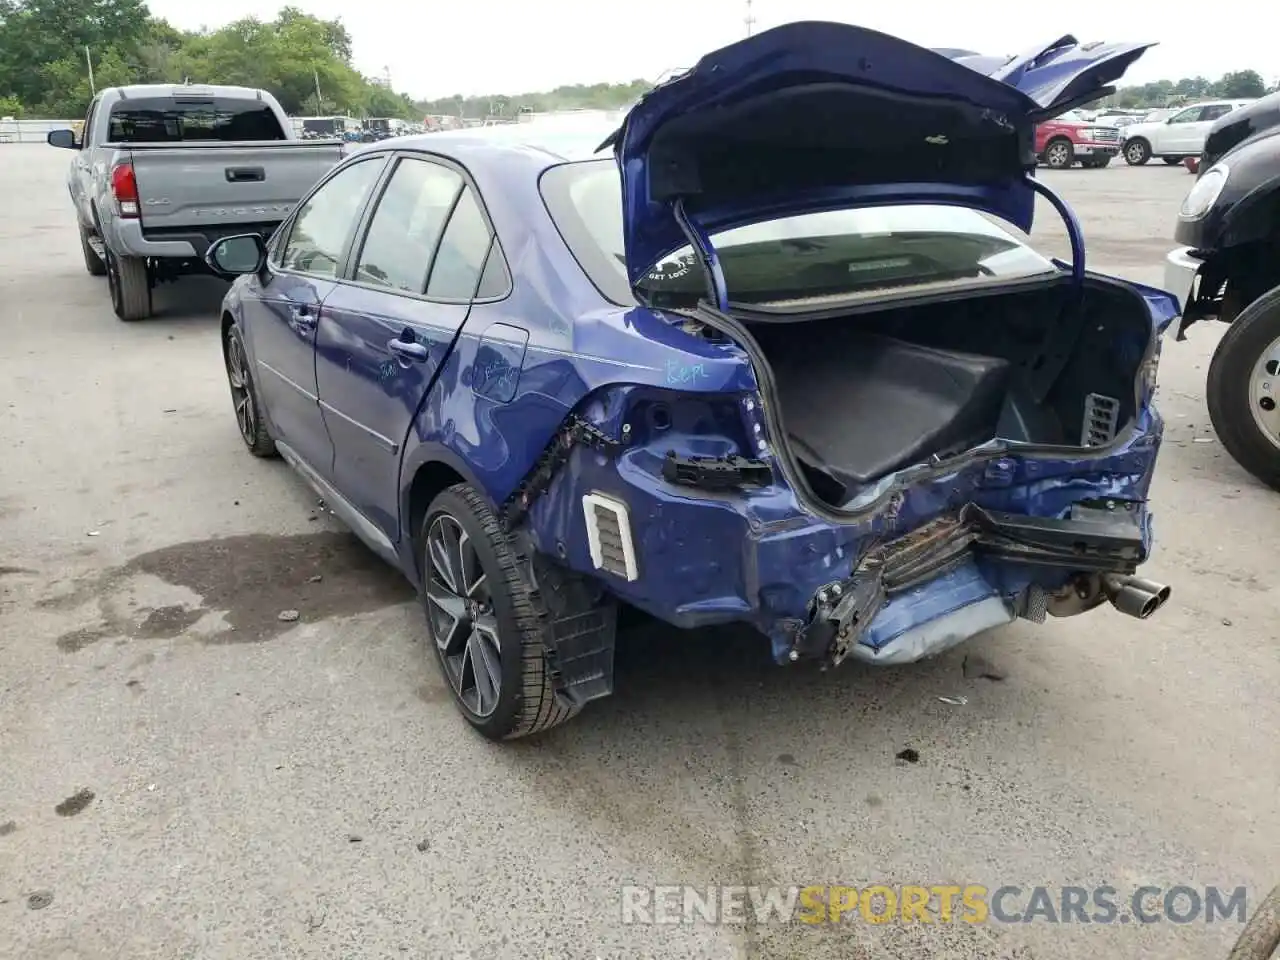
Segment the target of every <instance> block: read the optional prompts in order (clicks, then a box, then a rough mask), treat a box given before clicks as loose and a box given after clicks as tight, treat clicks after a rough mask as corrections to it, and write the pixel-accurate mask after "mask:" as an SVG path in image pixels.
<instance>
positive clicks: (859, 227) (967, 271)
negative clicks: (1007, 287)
mask: <svg viewBox="0 0 1280 960" xmlns="http://www.w3.org/2000/svg"><path fill="white" fill-rule="evenodd" d="M541 188H542V195H543V199H544V201H545V202H546V205H547V209H548V211H549V212H550V213H551V217H552V219H553V220H554V221H555V223H556V226H557V227H558V228H559V229H560V232H561V234H562V235H563V236H564V239H565V242H566V243H567V244H568V246H569V249H570V250H571V251H572V252H573V255H574V256H575V257H576V258H577V260H578V262H579V263H580V264H581V266H582V268H583V270H584V271H585V272H586V274H587V275H588V277H589V278H590V279H591V281H592V283H594V284H595V285H596V287H598V288H599V290H600V292H601V293H603V294H604V295H605V296H606V297H607V298H608V299H610V300H612V301H613V302H615V303H621V304H626V303H631V302H633V297H632V294H631V290H630V285H629V283H628V281H627V274H626V260H625V256H624V253H623V244H622V184H621V180H620V178H619V176H618V168H617V165H616V164H615V163H614V161H613V160H592V161H584V162H579V163H568V164H563V165H561V166H558V167H553V168H551V169H550V170H548V171H546V173H544V174H543V176H542V183H541ZM712 240H713V242H714V244H715V248H716V251H717V253H718V254H719V255H720V262H721V265H722V267H723V269H724V274H725V281H726V285H727V286H728V289H729V296H730V298H731V299H732V300H734V301H735V302H736V303H741V304H754V305H759V306H776V307H781V308H796V309H803V308H809V307H812V306H817V305H820V304H822V303H823V301H826V300H846V299H849V298H855V299H862V298H866V299H875V298H878V297H889V296H895V295H900V294H905V293H924V292H934V291H939V290H948V289H952V288H957V287H968V286H973V285H985V284H991V283H1000V282H1005V281H1008V280H1011V279H1019V278H1027V277H1033V276H1038V275H1048V274H1055V273H1057V272H1058V268H1057V267H1056V266H1055V265H1054V264H1053V262H1052V261H1050V260H1048V259H1046V258H1045V257H1043V256H1041V255H1040V254H1038V253H1036V252H1035V251H1034V250H1032V249H1031V248H1030V247H1029V246H1028V245H1027V242H1026V239H1025V238H1024V237H1022V236H1020V235H1017V234H1015V233H1013V232H1011V229H1007V228H1006V227H1005V226H1004V225H1002V224H999V223H996V222H993V220H992V219H990V218H988V217H986V216H985V215H983V214H981V213H978V212H976V211H974V210H967V209H964V208H961V207H951V206H940V205H927V204H913V205H904V206H892V207H867V208H862V209H856V210H834V211H829V212H824V213H813V214H804V215H801V216H797V217H786V218H784V219H780V220H771V221H768V222H765V223H756V224H751V225H750V226H746V227H738V228H735V229H733V230H726V231H724V232H722V233H719V234H716V235H715V236H713V237H712ZM641 288H642V289H643V291H644V293H645V294H646V296H647V297H648V299H649V301H650V302H651V303H653V304H654V305H655V306H659V307H668V308H675V307H682V306H690V305H692V304H694V303H696V302H697V300H698V299H699V298H701V297H702V296H704V295H705V285H704V281H703V277H702V273H701V271H700V268H699V265H698V263H697V260H696V258H695V257H694V254H693V251H692V249H690V248H689V247H685V248H684V249H683V250H678V251H676V252H675V253H673V254H671V255H670V256H669V257H666V258H665V259H664V260H663V261H662V262H661V263H659V264H657V265H656V266H655V267H654V268H653V269H652V270H651V271H650V272H649V275H648V276H647V278H646V279H645V280H644V282H643V283H642V284H641Z"/></svg>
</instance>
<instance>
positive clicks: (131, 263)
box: [106, 250, 151, 320]
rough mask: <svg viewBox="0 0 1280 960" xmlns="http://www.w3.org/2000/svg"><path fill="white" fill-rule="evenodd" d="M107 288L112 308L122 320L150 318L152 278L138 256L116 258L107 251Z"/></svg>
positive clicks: (144, 261)
mask: <svg viewBox="0 0 1280 960" xmlns="http://www.w3.org/2000/svg"><path fill="white" fill-rule="evenodd" d="M106 266H107V287H108V289H109V291H110V293H111V309H112V310H114V311H115V314H116V316H117V317H119V318H120V319H121V320H145V319H146V318H147V317H149V316H151V277H150V275H149V274H148V272H147V261H146V260H144V259H142V258H141V257H117V256H116V255H115V254H114V253H112V252H111V251H110V250H107V264H106Z"/></svg>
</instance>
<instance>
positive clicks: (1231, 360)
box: [1205, 287, 1280, 490]
mask: <svg viewBox="0 0 1280 960" xmlns="http://www.w3.org/2000/svg"><path fill="white" fill-rule="evenodd" d="M1268 361H1269V362H1268ZM1264 383H1265V384H1268V385H1269V389H1268V390H1265V391H1264V390H1263V389H1262V388H1261V385H1262V384H1264ZM1255 384H1256V385H1257V388H1258V389H1257V390H1255ZM1205 397H1206V399H1207V401H1208V405H1209V419H1210V420H1211V421H1212V422H1213V429H1214V430H1215V431H1216V432H1217V434H1218V439H1219V440H1221V441H1222V445H1223V447H1225V448H1226V450H1227V453H1229V454H1231V456H1232V457H1233V458H1234V459H1235V461H1236V463H1238V464H1240V466H1242V467H1244V468H1245V469H1246V470H1248V471H1249V472H1250V473H1251V474H1253V475H1254V476H1255V477H1257V478H1258V479H1259V480H1261V481H1262V482H1263V483H1265V484H1266V485H1267V486H1269V487H1271V488H1273V489H1275V490H1280V410H1277V409H1276V405H1277V403H1280V287H1277V288H1276V289H1274V290H1271V291H1269V292H1267V293H1264V294H1263V295H1262V296H1261V297H1259V298H1258V299H1256V300H1254V301H1253V302H1252V303H1250V304H1249V305H1248V306H1247V307H1245V308H1244V309H1243V310H1241V311H1240V313H1238V314H1237V315H1236V317H1235V319H1234V320H1232V321H1231V324H1230V326H1228V327H1227V332H1226V333H1225V334H1223V337H1222V340H1221V341H1220V342H1219V343H1218V349H1217V350H1215V351H1214V354H1213V359H1212V361H1211V362H1210V363H1209V377H1208V382H1207V384H1206V387H1205ZM1255 404H1256V405H1257V410H1256V411H1255ZM1268 404H1269V405H1270V408H1271V409H1270V410H1268V409H1267V405H1268ZM1272 411H1275V412H1274V413H1272ZM1259 419H1262V420H1263V421H1264V422H1269V423H1270V425H1271V429H1270V431H1268V430H1267V429H1264V427H1263V425H1262V424H1261V423H1259Z"/></svg>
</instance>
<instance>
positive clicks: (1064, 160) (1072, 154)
mask: <svg viewBox="0 0 1280 960" xmlns="http://www.w3.org/2000/svg"><path fill="white" fill-rule="evenodd" d="M1043 159H1044V165H1045V166H1046V167H1049V168H1050V169H1052V170H1065V169H1067V168H1068V167H1070V166H1071V165H1072V164H1073V163H1075V162H1076V148H1075V147H1074V146H1072V144H1071V141H1070V140H1068V139H1066V137H1058V138H1057V139H1056V140H1050V141H1049V142H1048V143H1047V144H1045V148H1044V156H1043Z"/></svg>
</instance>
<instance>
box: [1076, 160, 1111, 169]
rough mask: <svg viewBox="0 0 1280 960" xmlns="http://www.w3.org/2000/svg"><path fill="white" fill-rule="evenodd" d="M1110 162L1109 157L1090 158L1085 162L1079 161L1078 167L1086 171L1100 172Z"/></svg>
mask: <svg viewBox="0 0 1280 960" xmlns="http://www.w3.org/2000/svg"><path fill="white" fill-rule="evenodd" d="M1110 162H1111V158H1110V157H1090V158H1089V159H1087V160H1081V161H1080V166H1082V167H1084V168H1085V169H1086V170H1101V169H1102V168H1103V167H1105V166H1106V165H1107V164H1109V163H1110Z"/></svg>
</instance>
